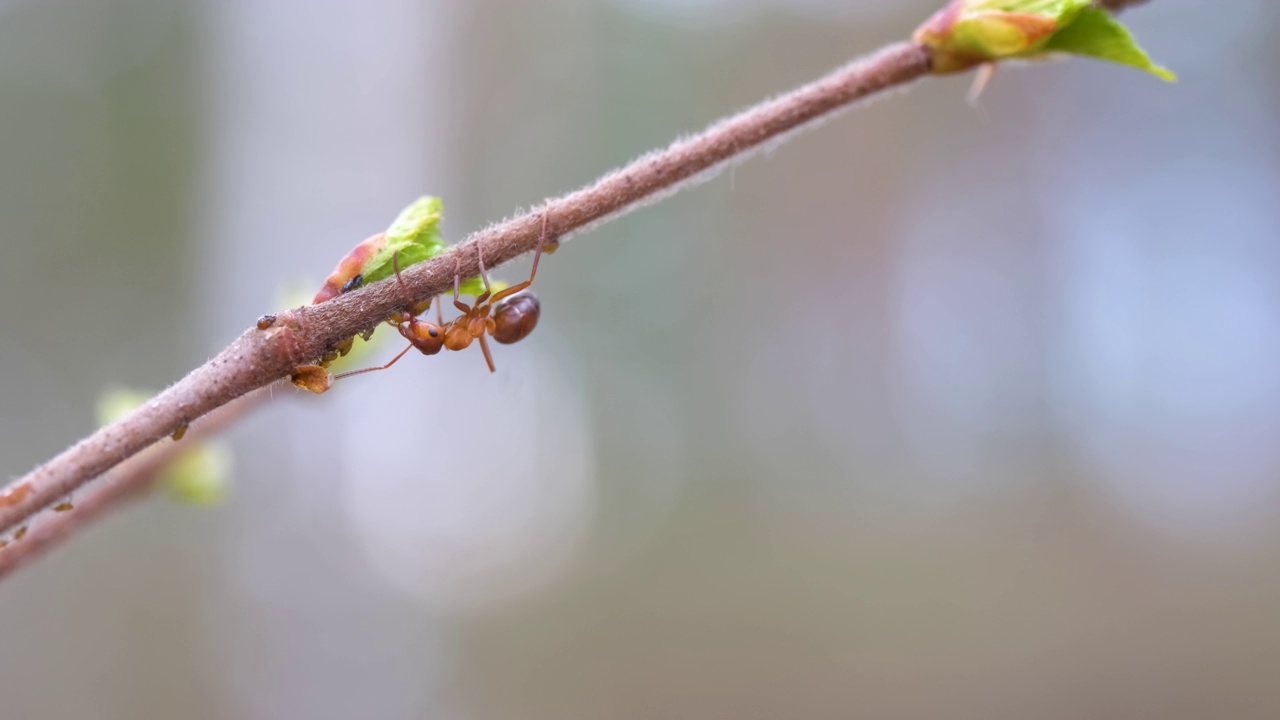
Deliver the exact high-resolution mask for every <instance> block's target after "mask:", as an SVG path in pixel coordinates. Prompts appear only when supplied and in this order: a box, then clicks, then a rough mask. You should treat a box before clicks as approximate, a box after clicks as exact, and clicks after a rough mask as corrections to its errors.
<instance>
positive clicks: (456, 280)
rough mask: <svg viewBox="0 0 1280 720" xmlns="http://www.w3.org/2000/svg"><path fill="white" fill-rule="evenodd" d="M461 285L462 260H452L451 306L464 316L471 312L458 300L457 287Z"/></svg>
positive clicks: (469, 307) (467, 306) (468, 306)
mask: <svg viewBox="0 0 1280 720" xmlns="http://www.w3.org/2000/svg"><path fill="white" fill-rule="evenodd" d="M461 283H462V258H454V263H453V306H454V307H456V308H458V310H460V311H461V312H462V313H463V314H464V315H466V314H469V313H470V312H471V306H470V305H468V304H466V303H464V302H462V301H461V300H459V299H458V285H459V284H461Z"/></svg>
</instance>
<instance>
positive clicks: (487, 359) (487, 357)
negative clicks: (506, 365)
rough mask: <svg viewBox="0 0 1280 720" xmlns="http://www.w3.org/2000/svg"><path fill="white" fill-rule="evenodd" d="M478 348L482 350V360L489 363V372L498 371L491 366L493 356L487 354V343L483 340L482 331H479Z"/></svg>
mask: <svg viewBox="0 0 1280 720" xmlns="http://www.w3.org/2000/svg"><path fill="white" fill-rule="evenodd" d="M480 349H481V350H483V351H484V361H485V362H487V363H489V372H498V368H496V367H494V366H493V356H492V355H490V354H489V343H487V342H485V339H484V333H480Z"/></svg>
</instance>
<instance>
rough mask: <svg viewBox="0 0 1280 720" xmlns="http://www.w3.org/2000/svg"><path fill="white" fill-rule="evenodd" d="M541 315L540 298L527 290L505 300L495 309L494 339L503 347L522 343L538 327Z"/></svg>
mask: <svg viewBox="0 0 1280 720" xmlns="http://www.w3.org/2000/svg"><path fill="white" fill-rule="evenodd" d="M541 313H542V306H541V304H539V303H538V296H537V295H534V294H533V293H531V292H529V291H527V290H526V291H522V292H518V293H516V294H515V295H512V296H511V297H509V298H505V299H503V300H502V301H501V302H499V303H498V305H497V307H495V308H494V309H493V321H494V329H493V339H494V340H497V341H498V342H500V343H502V344H503V345H510V344H511V343H514V342H520V341H521V340H523V339H525V338H526V337H528V336H529V333H531V332H533V329H534V328H535V327H537V326H538V316H539V315H540V314H541Z"/></svg>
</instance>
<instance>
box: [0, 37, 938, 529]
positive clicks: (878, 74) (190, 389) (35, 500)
mask: <svg viewBox="0 0 1280 720" xmlns="http://www.w3.org/2000/svg"><path fill="white" fill-rule="evenodd" d="M928 71H929V54H928V52H927V51H926V50H925V49H923V48H921V47H919V46H917V45H915V44H913V43H898V44H895V45H890V46H888V47H886V48H884V49H882V50H880V51H878V52H876V53H874V54H872V55H870V56H868V57H866V58H864V59H861V60H858V61H855V62H853V63H851V64H849V65H846V66H844V67H841V68H839V69H837V70H835V71H834V72H832V73H830V74H828V75H827V76H825V77H823V78H820V79H818V80H816V81H814V82H812V83H809V84H808V85H804V86H802V87H800V88H797V89H795V90H793V91H791V92H788V93H786V94H785V95H782V96H779V97H777V98H774V99H771V100H766V101H765V102H763V103H760V104H759V105H756V106H755V107H752V108H750V109H748V110H746V111H744V112H742V113H739V114H738V115H735V116H733V117H731V118H728V119H726V120H723V121H721V122H718V123H716V124H714V125H712V126H711V127H710V128H708V129H706V130H705V131H703V132H701V133H699V134H697V135H695V136H692V137H689V138H685V139H682V140H678V141H676V142H675V143H673V144H672V145H670V146H669V147H667V148H666V149H664V150H659V151H655V152H652V153H650V154H648V155H644V156H643V157H641V158H639V159H637V160H635V161H633V162H632V163H630V164H628V165H626V166H625V167H622V168H620V169H618V170H616V171H614V172H611V173H609V174H607V175H605V176H604V177H602V178H600V179H599V180H597V181H596V182H594V183H592V184H590V185H588V186H587V187H585V188H582V189H580V190H577V191H575V192H571V193H569V194H567V195H564V196H562V197H559V198H556V199H553V200H549V201H547V202H545V203H544V204H543V205H542V206H541V207H539V208H538V209H537V210H535V211H532V212H528V213H525V214H523V215H518V216H516V217H513V218H510V219H508V220H505V221H503V222H500V223H498V224H496V225H492V226H490V227H488V228H485V229H483V230H480V231H479V232H476V233H474V234H472V235H471V236H470V237H468V238H467V239H466V240H465V241H463V242H462V243H460V244H459V245H457V246H455V247H454V248H452V249H451V250H450V251H449V252H447V253H445V254H444V255H442V256H440V257H437V258H435V259H434V260H431V261H428V262H424V263H420V264H418V265H415V266H414V267H412V268H409V269H408V270H406V271H405V272H404V273H403V276H404V280H405V283H406V284H407V285H408V287H409V289H410V291H411V293H412V294H413V297H414V299H415V300H422V299H425V298H428V297H433V296H435V295H438V294H440V293H441V292H444V291H445V290H446V289H447V288H449V287H451V286H452V283H453V277H454V267H455V259H458V260H460V261H461V270H462V273H463V275H464V276H467V277H470V276H474V275H476V274H477V273H478V270H479V268H478V264H477V258H476V248H477V247H479V246H483V247H484V254H485V256H486V258H488V259H489V261H490V264H492V265H498V264H501V263H504V262H507V261H509V260H511V259H512V258H514V257H516V256H518V255H521V254H524V253H526V252H529V251H531V250H533V249H534V246H535V245H536V244H537V241H538V237H539V234H540V229H541V223H542V219H543V216H544V215H546V217H547V221H548V227H549V232H550V233H551V234H552V237H555V238H557V239H561V238H563V237H564V236H566V235H568V234H569V233H572V232H574V231H578V230H582V229H584V228H586V227H588V226H590V225H593V224H595V223H598V222H601V221H603V220H605V219H607V218H610V217H616V216H618V215H621V214H622V213H624V212H626V211H628V210H631V209H634V208H636V207H640V206H643V205H644V204H647V203H650V202H654V201H656V200H657V199H659V198H660V197H662V196H664V195H665V194H669V193H671V192H674V191H676V190H678V189H679V188H680V187H681V186H683V185H686V184H689V183H690V182H694V181H697V180H700V179H705V178H707V177H709V176H710V171H712V170H714V169H716V168H720V167H723V166H725V164H726V163H727V161H729V160H731V159H734V158H739V157H745V156H746V155H747V154H748V153H750V152H751V151H753V150H756V149H758V148H760V147H762V146H764V145H765V144H767V143H769V142H770V141H778V140H781V139H782V138H784V137H785V136H786V135H787V134H788V133H790V132H791V131H793V130H797V129H799V128H801V127H803V126H805V125H807V124H809V123H811V122H812V121H814V120H817V119H819V118H822V117H824V116H828V115H830V114H831V113H833V112H835V111H837V110H839V109H841V108H844V107H846V106H848V105H850V104H851V103H853V102H854V101H857V100H859V99H862V98H865V97H867V96H869V95H872V94H874V93H876V92H879V91H881V90H885V89H886V88H890V87H894V86H899V85H903V84H905V83H908V82H910V81H912V80H915V79H917V78H919V77H921V76H923V75H925V74H926V73H927V72H928ZM403 305H404V295H403V293H402V292H401V290H400V289H399V288H398V287H396V284H395V283H394V282H379V283H375V284H374V285H371V286H369V287H367V288H364V289H362V290H359V291H356V292H351V293H347V294H345V295H341V296H339V297H337V298H334V299H333V300H329V301H327V302H323V303H320V304H318V305H311V306H307V307H302V308H298V309H296V310H291V311H289V312H285V313H281V314H280V315H279V316H278V317H277V319H276V321H275V323H274V324H273V325H272V326H270V327H268V328H267V329H266V330H259V329H257V328H256V327H255V328H251V329H249V330H248V331H246V332H245V333H244V334H242V335H241V336H240V337H239V338H237V339H236V340H235V341H234V342H232V343H231V345H230V346H228V347H227V348H226V349H225V350H223V351H222V352H220V353H218V355H217V356H215V357H214V358H213V359H212V360H210V361H209V362H207V363H205V364H204V365H202V366H200V367H199V368H196V369H195V370H193V371H192V372H191V373H190V374H188V375H187V376H186V377H184V378H182V379H181V380H179V381H178V382H177V383H175V384H173V385H172V386H170V387H169V388H168V389H167V390H165V391H164V392H162V393H160V394H159V395H157V396H156V397H154V398H152V399H151V400H150V401H149V402H147V403H146V404H145V405H143V406H142V407H140V408H138V409H137V410H135V411H134V412H133V413H131V414H129V415H128V416H126V417H125V418H124V419H122V420H120V421H119V422H117V423H114V424H112V425H109V426H107V427H104V428H102V429H100V430H98V431H97V432H95V433H93V434H92V435H90V436H89V437H87V438H85V439H83V440H81V441H80V442H78V443H76V444H75V445H72V446H71V447H70V448H68V449H67V450H65V451H63V452H62V453H61V454H59V455H57V456H56V457H54V458H53V459H51V460H49V461H48V462H45V463H44V464H42V465H40V466H39V467H37V468H36V469H35V470H33V471H31V472H30V473H28V474H27V475H25V476H24V477H21V478H19V479H18V480H15V481H14V482H13V483H11V484H10V485H9V486H8V487H7V488H6V489H5V492H4V493H0V532H4V531H7V530H8V529H10V528H12V527H14V526H16V525H18V524H20V523H24V522H26V521H27V520H28V519H29V518H30V517H31V516H32V515H34V514H35V513H36V512H38V511H40V510H41V509H42V508H44V507H46V506H48V505H50V504H52V503H54V502H56V501H57V500H58V499H59V498H62V497H64V496H66V495H68V494H69V493H71V492H72V491H74V490H76V489H77V488H79V487H80V486H81V485H83V484H85V483H86V482H88V481H90V480H92V479H93V478H95V477H98V476H99V475H102V474H103V473H106V472H107V471H109V470H110V469H111V468H113V467H115V466H116V465H117V464H119V463H121V462H123V461H125V460H127V459H128V458H130V457H132V456H134V455H136V454H137V453H139V452H141V451H142V450H144V449H145V448H147V447H148V446H149V445H151V444H153V443H155V442H156V441H158V440H161V439H162V438H164V437H165V436H167V435H170V434H171V433H173V432H174V430H176V429H177V428H178V427H180V426H182V425H185V424H188V423H192V422H193V421H194V420H196V419H197V418H199V417H201V416H203V415H205V414H206V413H208V412H210V411H212V410H214V409H216V408H218V407H221V406H223V405H226V404H227V403H229V402H231V401H232V400H235V399H236V398H238V397H241V396H242V395H245V394H247V393H249V392H252V391H253V390H256V389H258V388H261V387H264V386H265V385H267V384H269V383H272V382H275V381H276V380H279V379H281V378H285V377H288V376H289V374H290V371H291V370H292V369H293V368H294V367H296V366H298V365H304V364H307V363H311V362H314V361H315V360H316V359H317V358H319V357H320V356H321V355H323V354H324V353H325V351H326V350H328V349H329V348H331V347H333V346H334V345H336V344H337V343H338V342H340V341H342V340H344V339H346V338H349V337H351V336H353V335H356V334H358V333H360V332H363V331H365V330H367V329H370V328H372V327H375V326H376V325H377V324H378V323H379V322H381V321H382V320H383V319H385V318H386V317H387V316H388V315H389V314H390V313H391V312H392V311H393V310H395V309H397V308H399V307H402V306H403Z"/></svg>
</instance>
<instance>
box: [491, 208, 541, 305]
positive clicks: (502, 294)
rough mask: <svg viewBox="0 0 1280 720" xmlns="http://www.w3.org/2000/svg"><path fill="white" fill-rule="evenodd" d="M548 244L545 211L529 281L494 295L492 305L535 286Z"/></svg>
mask: <svg viewBox="0 0 1280 720" xmlns="http://www.w3.org/2000/svg"><path fill="white" fill-rule="evenodd" d="M546 244H547V213H546V211H545V210H544V211H543V213H542V234H541V235H539V236H538V249H537V250H536V251H534V253H533V269H531V270H530V271H529V279H528V280H525V281H524V282H522V283H517V284H515V285H512V286H511V287H509V288H507V289H506V290H501V291H499V292H498V294H497V295H494V296H493V298H492V299H491V300H490V301H489V303H490V304H494V303H497V302H498V301H499V300H501V299H503V298H506V297H511V296H512V295H515V294H516V293H518V292H520V291H521V290H523V289H525V288H527V287H529V286H530V285H532V284H533V278H534V277H536V276H537V275H538V261H539V260H541V259H542V247H543V246H544V245H546Z"/></svg>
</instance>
